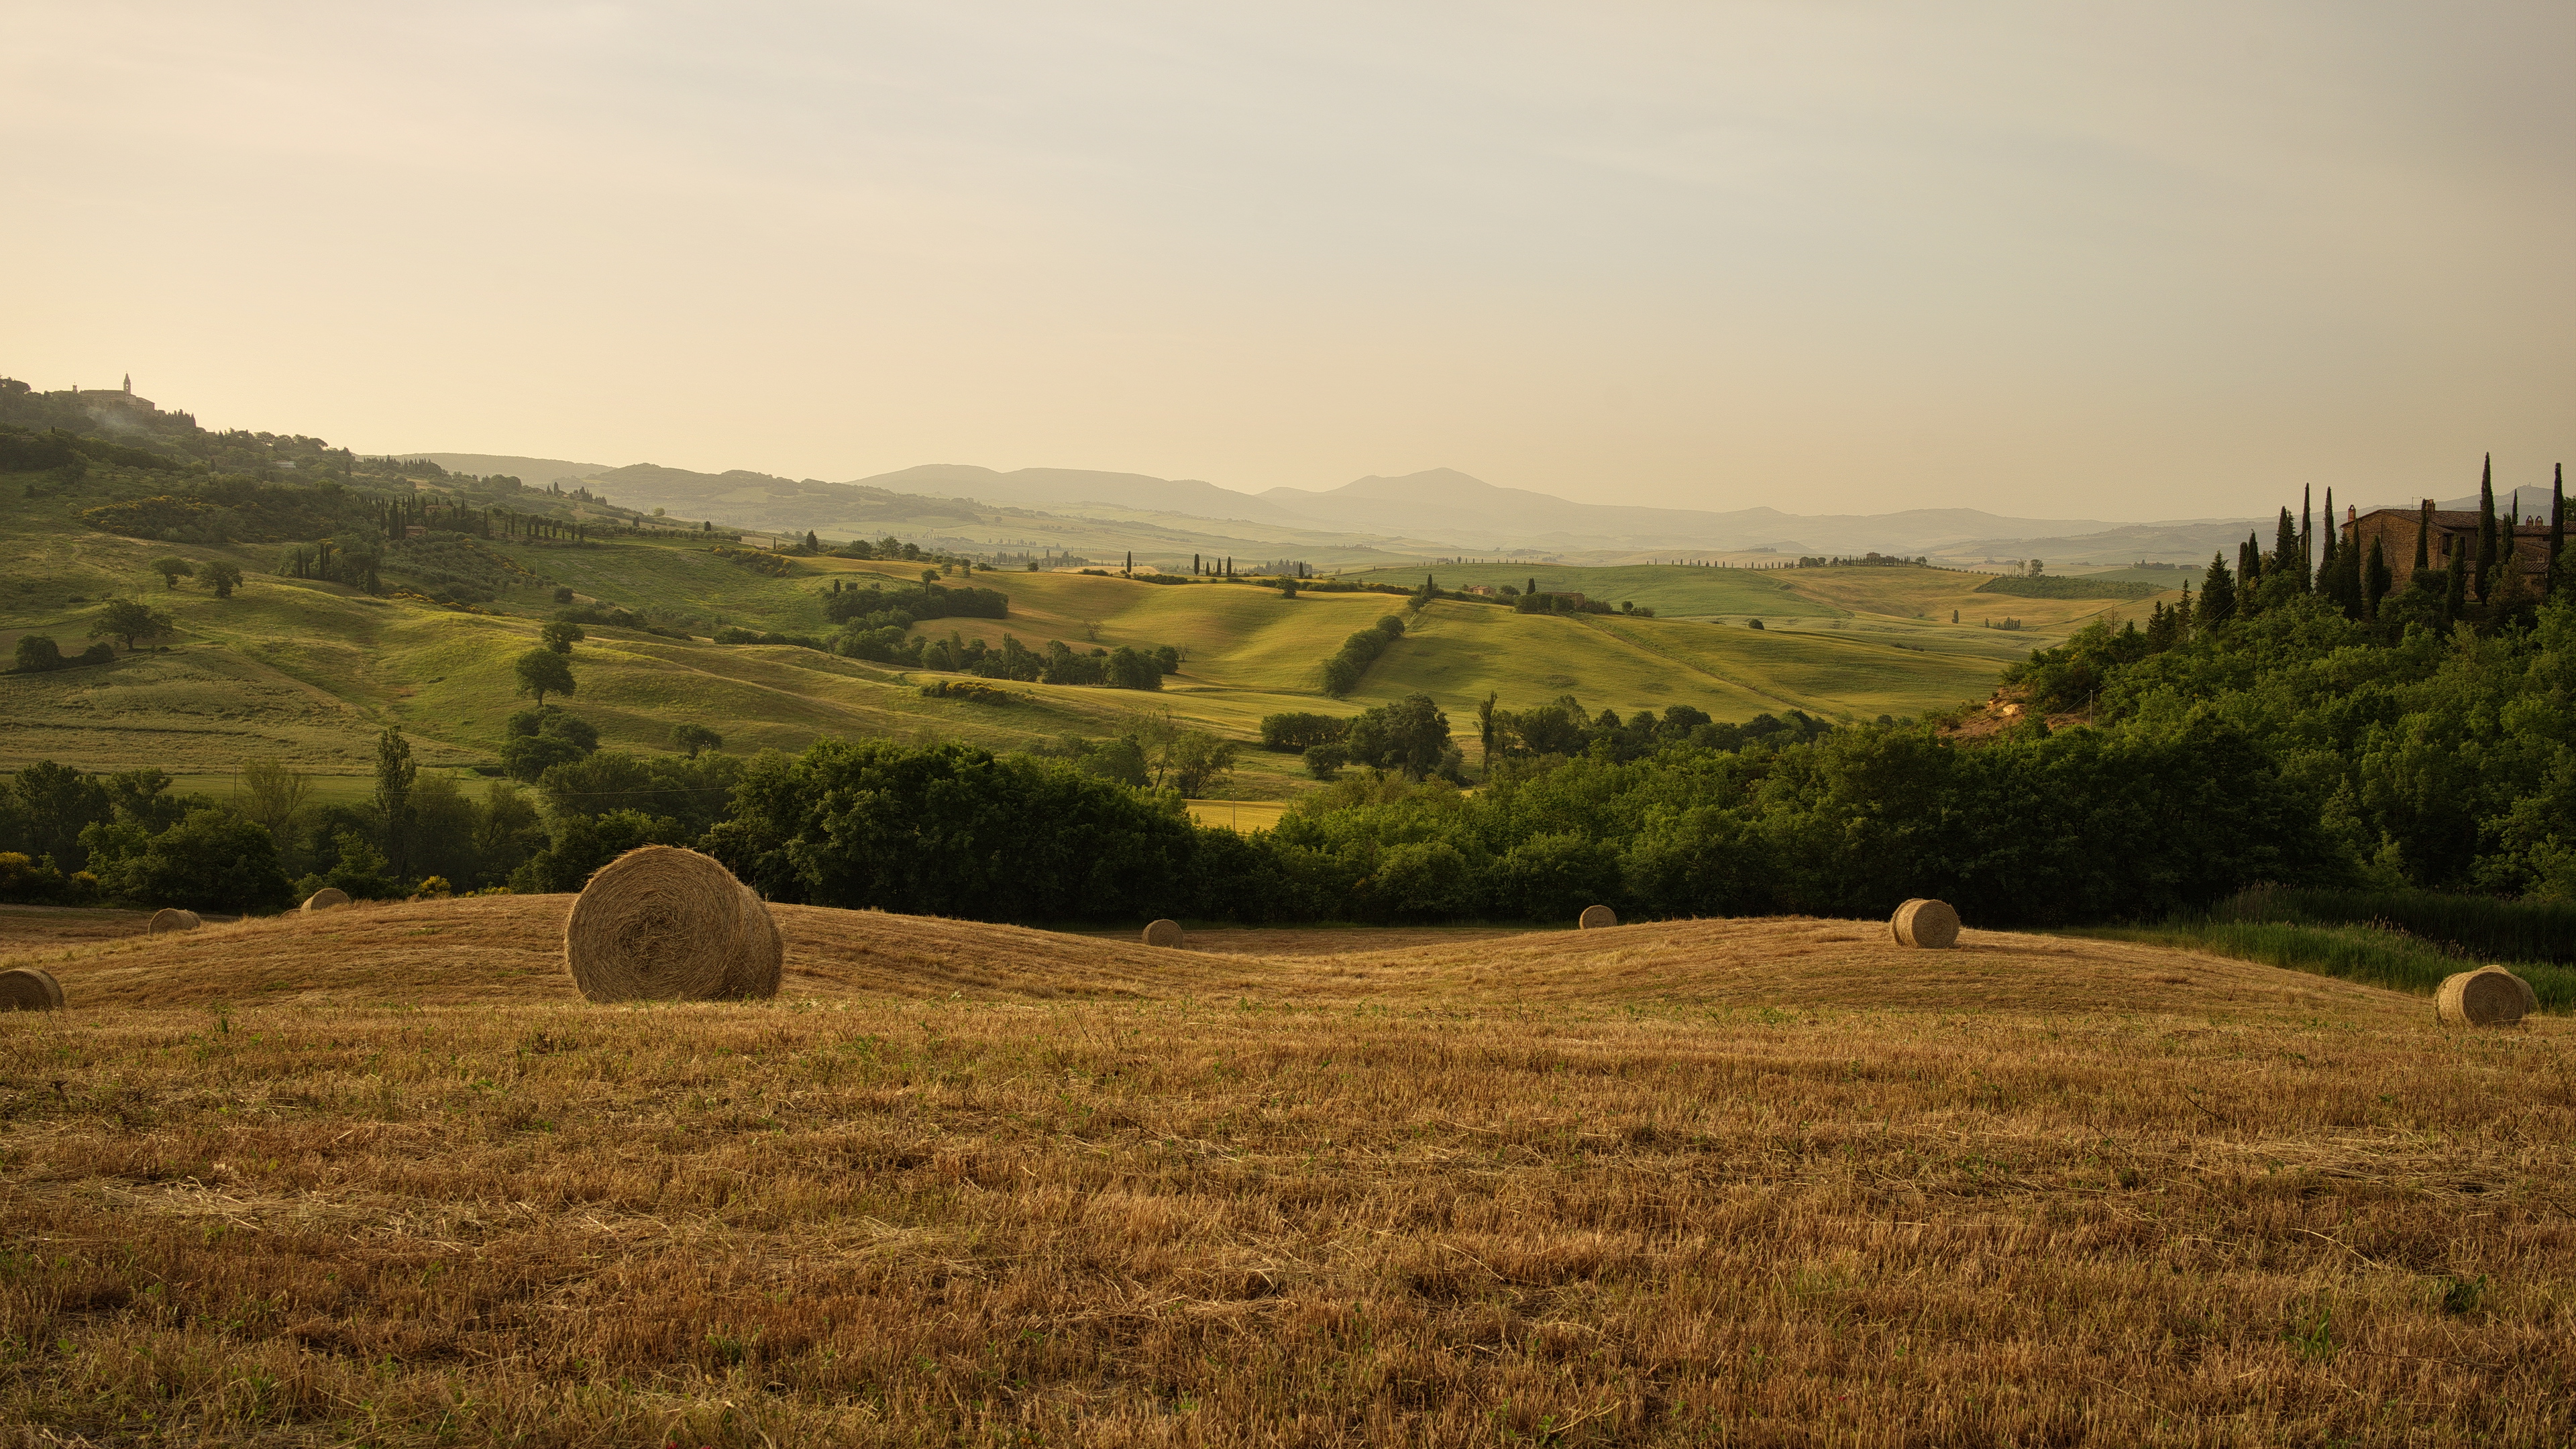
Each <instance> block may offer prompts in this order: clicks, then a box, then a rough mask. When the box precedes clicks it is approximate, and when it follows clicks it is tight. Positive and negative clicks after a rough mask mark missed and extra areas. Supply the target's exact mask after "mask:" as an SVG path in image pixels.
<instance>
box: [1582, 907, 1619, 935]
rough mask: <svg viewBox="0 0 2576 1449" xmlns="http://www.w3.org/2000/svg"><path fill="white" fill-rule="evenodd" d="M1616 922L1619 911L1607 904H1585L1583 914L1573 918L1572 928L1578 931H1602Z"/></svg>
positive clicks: (1617, 921)
mask: <svg viewBox="0 0 2576 1449" xmlns="http://www.w3.org/2000/svg"><path fill="white" fill-rule="evenodd" d="M1617 924H1619V913H1618V912H1617V911H1614V910H1612V909H1610V908H1609V907H1608V906H1585V907H1584V908H1583V914H1582V915H1579V916H1577V917H1575V918H1574V929H1576V930H1578V931H1602V930H1607V929H1609V928H1610V927H1612V926H1615V925H1617Z"/></svg>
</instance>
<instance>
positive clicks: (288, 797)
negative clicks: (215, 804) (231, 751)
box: [232, 759, 313, 841]
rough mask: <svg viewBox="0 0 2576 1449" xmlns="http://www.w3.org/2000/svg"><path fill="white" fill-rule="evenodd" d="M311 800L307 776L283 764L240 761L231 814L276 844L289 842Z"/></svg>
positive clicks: (311, 787)
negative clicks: (266, 835)
mask: <svg viewBox="0 0 2576 1449" xmlns="http://www.w3.org/2000/svg"><path fill="white" fill-rule="evenodd" d="M312 798H313V781H312V778H311V777H310V776H307V775H304V774H302V773H300V772H298V771H295V770H292V769H289V768H288V767H287V765H286V762H285V761H283V760H267V759H262V760H244V761H242V764H241V788H240V789H238V790H235V791H234V792H233V799H232V807H233V812H234V813H235V814H238V815H240V816H242V817H243V818H245V819H247V820H250V821H251V822H252V823H254V824H256V825H258V826H259V828H260V829H262V830H265V831H267V832H268V833H269V835H270V836H271V837H272V838H274V839H277V840H281V841H283V840H292V839H294V838H295V835H296V826H297V825H298V824H299V823H301V822H302V820H303V818H304V812H305V808H306V807H307V806H308V805H309V804H311V802H312Z"/></svg>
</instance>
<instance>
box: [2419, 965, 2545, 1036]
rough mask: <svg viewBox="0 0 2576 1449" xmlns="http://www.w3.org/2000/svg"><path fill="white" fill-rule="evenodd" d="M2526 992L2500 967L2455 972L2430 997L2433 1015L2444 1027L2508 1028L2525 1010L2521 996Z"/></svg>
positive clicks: (2521, 985) (2527, 989) (2523, 986)
mask: <svg viewBox="0 0 2576 1449" xmlns="http://www.w3.org/2000/svg"><path fill="white" fill-rule="evenodd" d="M2530 989H2531V988H2530V987H2529V986H2527V985H2525V984H2524V983H2523V980H2522V978H2521V977H2519V976H2516V975H2514V974H2513V973H2512V972H2510V971H2507V970H2506V969H2504V968H2503V967H2501V966H2481V967H2479V968H2478V969H2477V970H2475V971H2461V972H2457V973H2455V974H2453V975H2450V976H2446V977H2444V978H2443V979H2442V989H2441V990H2440V991H2437V992H2435V993H2434V994H2433V1015H2434V1016H2435V1017H2436V1018H2437V1019H2439V1020H2440V1021H2441V1023H2442V1025H2444V1026H2511V1025H2513V1024H2514V1023H2515V1022H2517V1021H2520V1020H2522V1014H2523V1012H2524V1011H2526V1010H2528V1009H2529V1008H2528V1007H2526V1006H2525V1005H2524V1001H2523V993H2525V992H2527V991H2529V990H2530Z"/></svg>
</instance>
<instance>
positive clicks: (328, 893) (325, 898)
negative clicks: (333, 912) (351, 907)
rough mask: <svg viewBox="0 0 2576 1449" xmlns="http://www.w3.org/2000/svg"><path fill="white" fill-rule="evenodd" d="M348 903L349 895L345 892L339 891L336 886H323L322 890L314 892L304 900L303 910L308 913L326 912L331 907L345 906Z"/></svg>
mask: <svg viewBox="0 0 2576 1449" xmlns="http://www.w3.org/2000/svg"><path fill="white" fill-rule="evenodd" d="M348 903H349V893H348V892H347V891H344V890H342V889H340V888H339V887H338V886H324V887H323V888H322V889H320V890H318V891H315V892H314V893H313V894H311V895H309V896H306V897H305V898H304V909H306V910H308V911H327V910H329V909H331V908H332V907H333V906H345V905H347V904H348Z"/></svg>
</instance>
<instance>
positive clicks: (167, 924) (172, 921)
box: [144, 906, 198, 936]
mask: <svg viewBox="0 0 2576 1449" xmlns="http://www.w3.org/2000/svg"><path fill="white" fill-rule="evenodd" d="M197 925H198V921H197V913H196V912H195V911H183V910H179V909H177V908H176V907H173V906H163V907H162V908H161V909H159V910H157V911H154V912H153V913H152V921H151V923H150V924H149V925H148V926H146V927H145V928H144V929H145V930H146V931H147V932H149V933H150V934H152V935H155V936H166V935H168V934H169V933H171V932H172V931H193V930H195V929H197Z"/></svg>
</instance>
